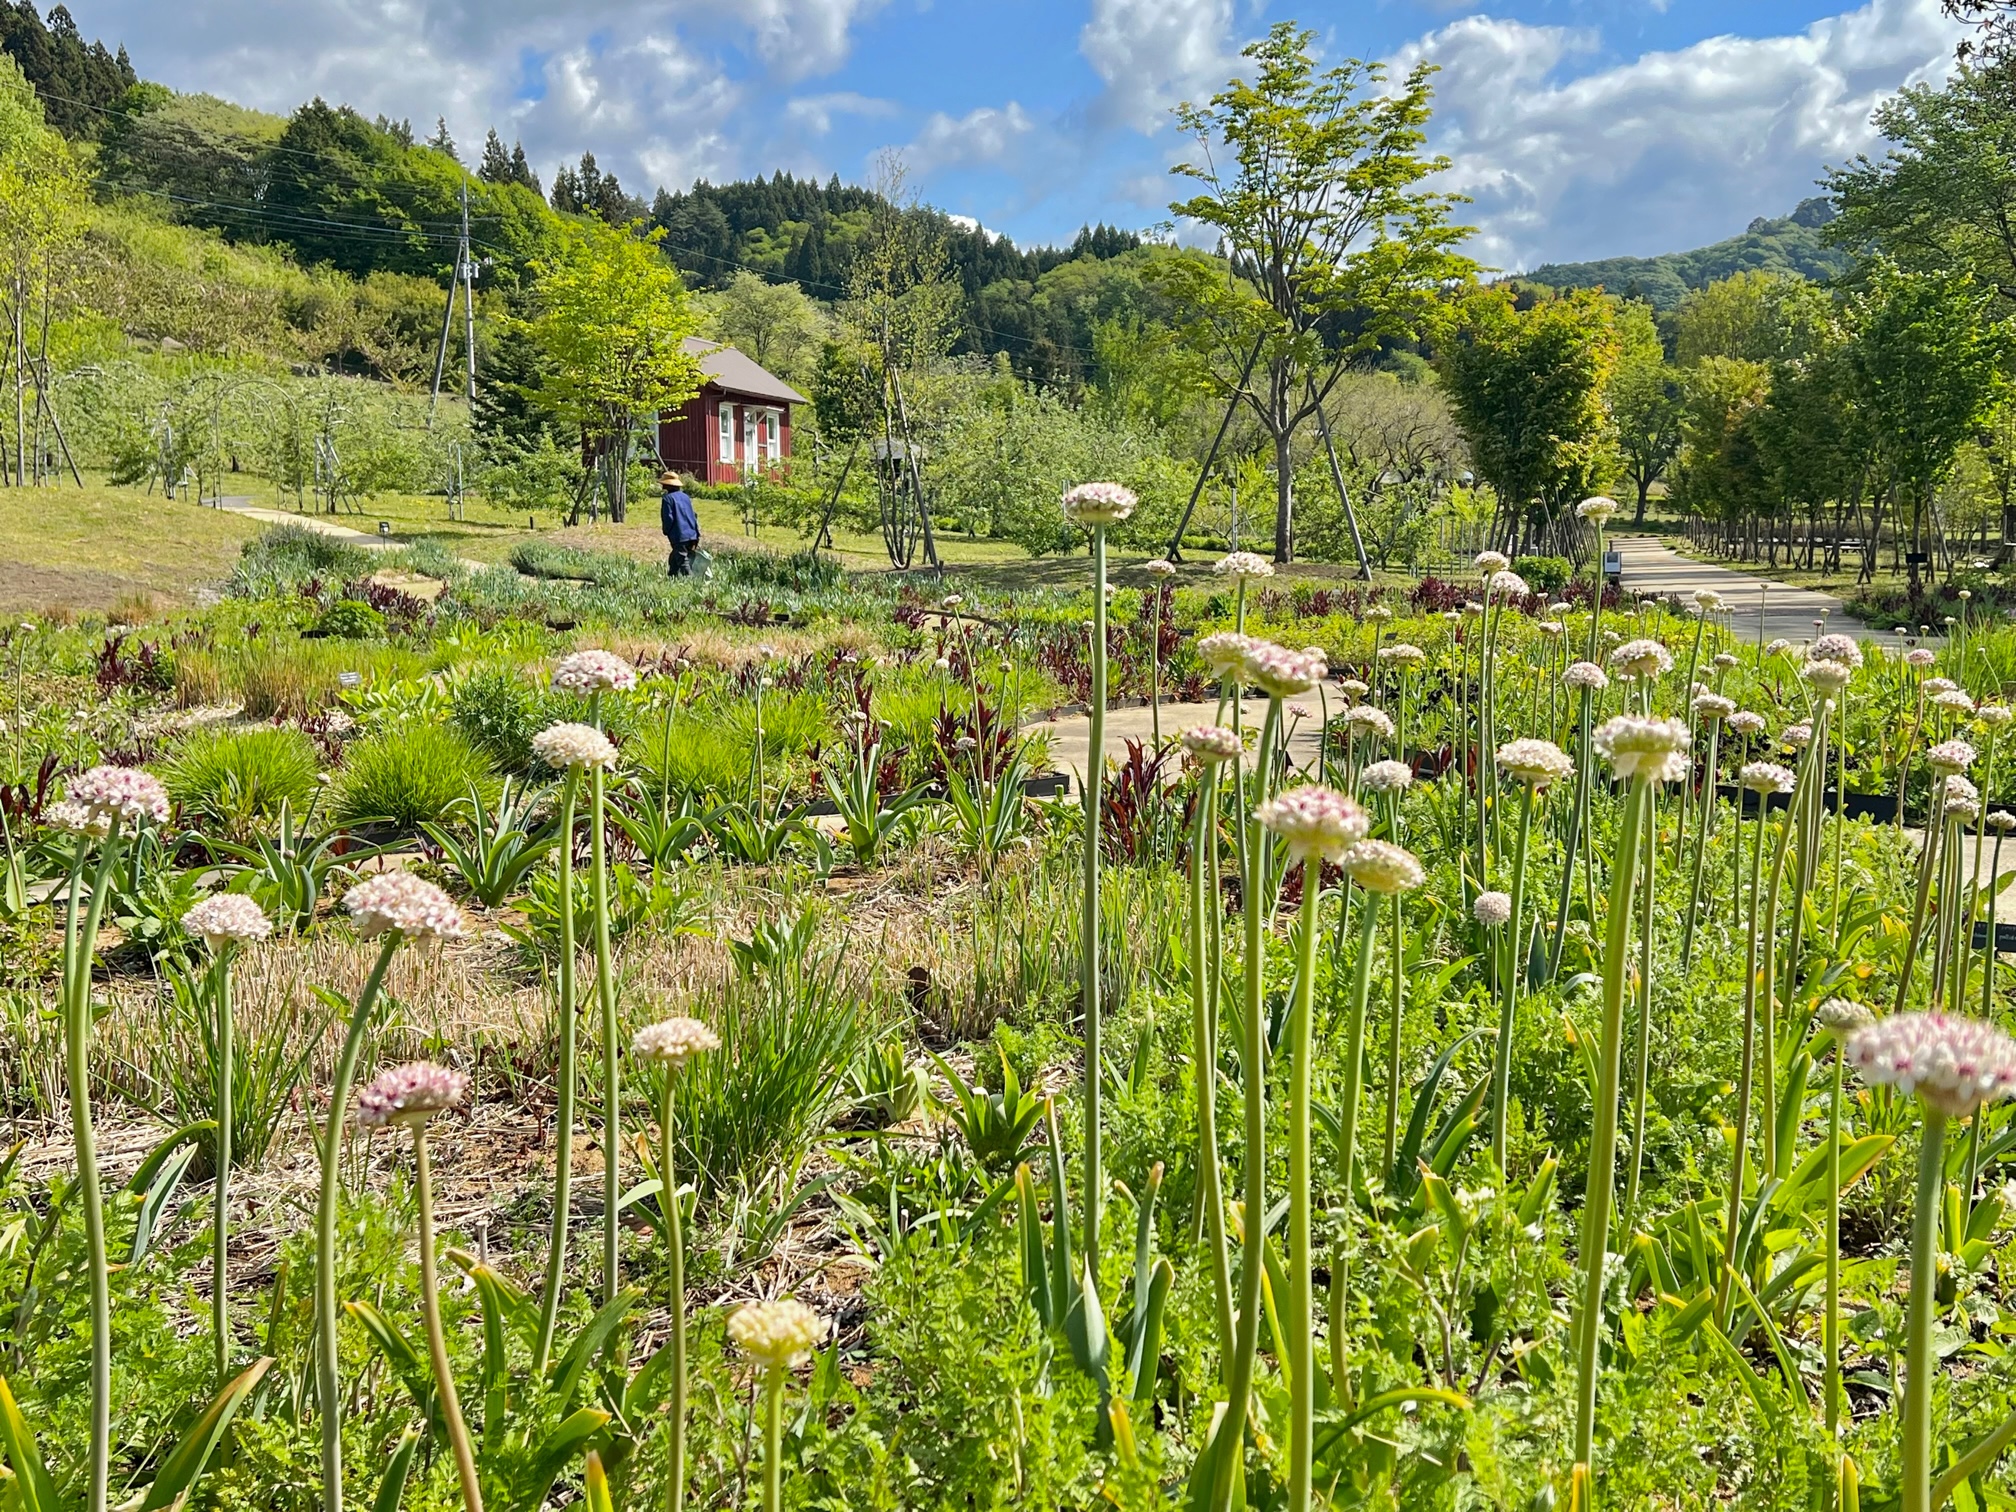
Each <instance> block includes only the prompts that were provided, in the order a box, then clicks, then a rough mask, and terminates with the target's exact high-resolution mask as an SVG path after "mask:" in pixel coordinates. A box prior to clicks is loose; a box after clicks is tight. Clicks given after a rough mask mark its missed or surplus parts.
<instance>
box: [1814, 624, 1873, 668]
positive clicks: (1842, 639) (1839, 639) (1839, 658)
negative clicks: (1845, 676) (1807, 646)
mask: <svg viewBox="0 0 2016 1512" xmlns="http://www.w3.org/2000/svg"><path fill="white" fill-rule="evenodd" d="M1806 654H1807V655H1808V656H1810V657H1812V658H1814V660H1816V661H1831V662H1839V663H1841V665H1842V666H1844V667H1846V668H1848V669H1849V670H1850V671H1853V670H1855V669H1856V668H1858V667H1860V666H1861V665H1862V648H1861V647H1860V646H1858V645H1857V644H1856V643H1855V637H1854V636H1852V635H1842V634H1840V633H1839V632H1838V631H1837V632H1836V633H1834V634H1832V635H1823V636H1821V637H1820V638H1819V639H1818V640H1816V641H1814V642H1813V647H1812V649H1811V650H1810V651H1808V652H1807V653H1806Z"/></svg>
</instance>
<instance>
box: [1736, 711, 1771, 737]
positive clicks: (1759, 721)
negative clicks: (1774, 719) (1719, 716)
mask: <svg viewBox="0 0 2016 1512" xmlns="http://www.w3.org/2000/svg"><path fill="white" fill-rule="evenodd" d="M1729 728H1730V729H1732V730H1734V731H1735V732H1736V733H1737V734H1738V735H1762V734H1763V733H1764V716H1763V715H1762V714H1759V713H1758V712H1757V711H1756V710H1755V709H1738V710H1737V711H1736V712H1735V713H1734V714H1731V715H1730V716H1729Z"/></svg>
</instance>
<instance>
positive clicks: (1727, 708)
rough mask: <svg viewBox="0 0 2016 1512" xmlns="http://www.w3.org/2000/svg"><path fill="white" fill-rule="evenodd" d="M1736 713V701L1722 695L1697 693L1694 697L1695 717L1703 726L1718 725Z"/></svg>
mask: <svg viewBox="0 0 2016 1512" xmlns="http://www.w3.org/2000/svg"><path fill="white" fill-rule="evenodd" d="M1735 712H1736V700H1735V699H1733V698H1724V697H1723V696H1722V695H1721V694H1720V693H1696V694H1695V695H1694V717H1695V718H1696V719H1698V720H1700V721H1701V722H1702V723H1703V724H1710V725H1712V724H1716V723H1719V722H1720V721H1722V720H1724V719H1727V718H1728V717H1729V716H1730V715H1731V714H1734V713H1735Z"/></svg>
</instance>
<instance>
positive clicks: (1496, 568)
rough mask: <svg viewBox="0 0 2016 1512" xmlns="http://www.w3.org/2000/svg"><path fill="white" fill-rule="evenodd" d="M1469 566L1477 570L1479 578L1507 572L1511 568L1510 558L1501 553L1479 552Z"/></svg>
mask: <svg viewBox="0 0 2016 1512" xmlns="http://www.w3.org/2000/svg"><path fill="white" fill-rule="evenodd" d="M1471 565H1472V566H1473V567H1475V568H1476V569H1477V571H1478V573H1479V575H1480V576H1483V577H1487V578H1488V577H1492V576H1494V575H1496V574H1497V573H1500V572H1505V571H1508V570H1509V569H1510V568H1511V566H1512V558H1510V557H1508V556H1507V555H1505V553H1504V552H1502V551H1480V552H1478V553H1477V559H1476V561H1474V562H1473V563H1471Z"/></svg>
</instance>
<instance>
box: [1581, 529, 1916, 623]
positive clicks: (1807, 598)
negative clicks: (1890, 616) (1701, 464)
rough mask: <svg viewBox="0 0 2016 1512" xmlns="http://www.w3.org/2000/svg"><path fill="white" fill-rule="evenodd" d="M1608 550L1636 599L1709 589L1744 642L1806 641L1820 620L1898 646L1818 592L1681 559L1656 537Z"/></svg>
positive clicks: (1623, 541) (1619, 538)
mask: <svg viewBox="0 0 2016 1512" xmlns="http://www.w3.org/2000/svg"><path fill="white" fill-rule="evenodd" d="M1610 542H1611V545H1612V546H1613V547H1614V548H1615V549H1616V551H1617V554H1618V555H1619V556H1620V557H1622V558H1623V565H1624V586H1625V587H1626V588H1629V589H1630V590H1631V591H1632V592H1634V593H1641V594H1644V593H1651V594H1657V595H1658V596H1660V597H1661V598H1664V597H1666V596H1668V595H1670V594H1679V595H1681V596H1682V597H1685V596H1686V595H1688V594H1690V593H1693V592H1694V591H1695V590H1696V589H1699V588H1708V589H1712V590H1713V591H1714V592H1716V593H1719V594H1721V595H1722V600H1723V602H1724V603H1725V604H1727V605H1728V606H1729V608H1730V610H1731V611H1732V617H1731V621H1730V624H1731V627H1732V628H1733V629H1734V630H1735V632H1736V634H1737V635H1739V636H1741V637H1742V638H1743V639H1744V640H1747V641H1755V642H1757V643H1759V644H1762V643H1764V642H1768V641H1774V640H1789V641H1810V640H1811V639H1813V636H1814V633H1815V632H1814V629H1813V621H1815V620H1816V619H1822V618H1824V619H1825V620H1826V621H1827V628H1828V629H1829V630H1838V631H1841V632H1843V633H1845V634H1848V635H1852V636H1854V637H1855V638H1856V639H1857V640H1866V641H1874V642H1875V643H1876V644H1877V645H1879V646H1899V645H1902V644H1903V641H1902V639H1901V638H1900V637H1899V636H1898V635H1897V634H1896V633H1895V632H1894V631H1891V630H1874V629H1871V628H1869V627H1868V626H1866V625H1864V624H1863V623H1862V622H1861V621H1860V620H1857V619H1854V618H1852V617H1851V616H1850V615H1849V614H1848V612H1847V611H1846V610H1845V609H1843V608H1842V607H1841V600H1839V599H1838V598H1836V597H1834V595H1833V594H1831V593H1822V592H1820V590H1819V589H1817V588H1795V587H1793V586H1792V585H1791V584H1790V583H1779V582H1774V581H1772V580H1771V579H1769V578H1760V577H1753V576H1752V575H1751V574H1749V573H1747V572H1737V571H1736V570H1735V569H1733V568H1730V567H1724V566H1722V565H1720V564H1719V563H1716V562H1704V561H1700V560H1698V559H1697V558H1694V557H1690V556H1684V555H1682V554H1681V553H1680V552H1677V551H1675V550H1674V549H1673V548H1672V547H1670V546H1665V545H1662V544H1660V542H1659V540H1658V539H1657V538H1656V537H1654V536H1643V535H1616V536H1612V537H1611V538H1610Z"/></svg>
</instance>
